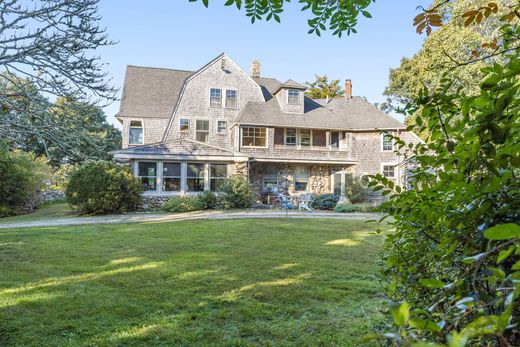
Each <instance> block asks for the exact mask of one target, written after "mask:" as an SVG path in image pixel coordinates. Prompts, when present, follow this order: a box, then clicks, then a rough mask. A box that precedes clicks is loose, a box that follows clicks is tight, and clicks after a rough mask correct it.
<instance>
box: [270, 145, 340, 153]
mask: <svg viewBox="0 0 520 347" xmlns="http://www.w3.org/2000/svg"><path fill="white" fill-rule="evenodd" d="M274 149H282V150H288V151H291V150H304V151H326V152H346V151H347V149H346V148H340V147H333V146H301V145H297V146H290V145H274Z"/></svg>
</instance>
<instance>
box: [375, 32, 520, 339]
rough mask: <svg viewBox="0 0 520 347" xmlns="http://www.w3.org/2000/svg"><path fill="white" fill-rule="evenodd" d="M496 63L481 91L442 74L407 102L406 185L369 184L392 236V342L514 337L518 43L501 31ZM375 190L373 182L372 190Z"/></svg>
mask: <svg viewBox="0 0 520 347" xmlns="http://www.w3.org/2000/svg"><path fill="white" fill-rule="evenodd" d="M500 37H501V39H500V41H501V45H502V48H501V49H503V51H504V52H509V53H507V54H505V55H503V57H502V58H503V59H502V60H503V63H497V62H495V63H493V64H492V65H490V66H488V67H486V68H483V69H482V73H483V75H484V79H483V81H482V82H481V83H480V86H479V90H478V93H468V92H466V89H465V88H461V87H456V86H455V81H454V79H453V77H452V76H451V75H449V74H447V75H446V76H445V77H444V78H443V79H442V80H441V81H440V86H439V87H438V88H435V89H433V90H432V89H426V88H425V89H423V90H422V91H421V92H420V93H419V97H418V99H417V100H416V102H413V103H410V104H409V105H408V106H407V110H408V112H411V113H414V114H417V117H416V119H415V122H416V126H417V127H418V128H419V129H420V130H426V131H427V133H428V134H429V135H428V137H427V141H426V143H425V144H421V143H420V144H417V145H415V146H413V145H406V144H405V143H403V142H402V141H400V140H399V139H397V138H395V140H396V142H397V144H398V146H399V148H400V149H407V150H408V151H409V155H413V158H414V159H413V162H414V164H415V165H416V168H415V169H414V170H413V171H412V177H413V180H412V181H411V182H409V184H410V185H411V189H409V190H406V191H401V188H400V187H397V186H395V185H394V184H393V183H392V182H390V181H388V180H387V179H386V178H385V177H382V176H381V175H377V176H376V177H375V178H376V180H377V182H378V183H379V185H378V186H377V187H376V189H378V190H381V189H382V190H383V194H384V195H389V196H390V200H389V201H388V202H387V203H384V204H383V206H382V208H383V210H384V211H386V213H387V216H391V217H393V218H392V222H391V224H392V225H393V226H395V232H394V233H392V234H391V235H389V236H388V238H387V240H386V243H385V254H384V261H385V263H384V270H383V274H384V278H385V279H387V280H388V283H387V292H388V294H389V295H390V297H391V298H392V299H393V300H394V301H395V302H405V304H401V305H398V306H396V307H395V308H394V309H393V310H392V312H393V315H394V321H395V322H396V323H398V324H397V325H398V327H399V334H395V335H387V336H393V338H394V339H395V341H396V343H399V344H411V343H413V342H415V343H419V342H424V341H425V340H430V341H434V342H437V343H448V345H449V346H466V345H487V346H499V345H500V346H512V345H517V343H518V341H519V340H520V331H519V329H518V323H520V321H519V317H520V304H519V300H518V296H519V294H520V282H519V280H518V279H519V278H520V271H519V270H520V266H519V264H520V263H519V261H520V226H519V224H520V219H519V216H520V179H519V175H520V169H519V167H520V159H519V158H520V142H519V139H520V122H519V119H520V78H519V76H520V58H519V55H518V53H519V47H518V46H516V45H514V42H517V40H518V38H519V37H520V26H518V24H514V23H513V24H511V23H506V24H504V25H503V26H502V27H501V28H500ZM373 184H376V182H373V183H372V182H371V183H370V185H373Z"/></svg>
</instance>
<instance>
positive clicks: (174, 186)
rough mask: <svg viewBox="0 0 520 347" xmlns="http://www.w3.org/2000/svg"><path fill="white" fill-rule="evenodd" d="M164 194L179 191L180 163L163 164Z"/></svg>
mask: <svg viewBox="0 0 520 347" xmlns="http://www.w3.org/2000/svg"><path fill="white" fill-rule="evenodd" d="M162 189H163V190H164V191H166V192H179V191H180V190H181V163H168V162H164V163H163V187H162Z"/></svg>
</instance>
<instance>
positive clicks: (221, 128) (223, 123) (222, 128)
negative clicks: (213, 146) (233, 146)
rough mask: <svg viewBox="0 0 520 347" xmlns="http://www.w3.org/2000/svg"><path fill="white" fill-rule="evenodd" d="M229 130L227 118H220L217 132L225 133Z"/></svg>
mask: <svg viewBox="0 0 520 347" xmlns="http://www.w3.org/2000/svg"><path fill="white" fill-rule="evenodd" d="M226 131H227V122H226V121H225V120H219V121H218V122H217V133H219V134H224V133H225V132H226Z"/></svg>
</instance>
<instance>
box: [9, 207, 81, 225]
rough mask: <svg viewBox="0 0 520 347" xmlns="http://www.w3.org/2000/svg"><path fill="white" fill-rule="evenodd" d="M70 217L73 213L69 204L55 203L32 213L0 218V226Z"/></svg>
mask: <svg viewBox="0 0 520 347" xmlns="http://www.w3.org/2000/svg"><path fill="white" fill-rule="evenodd" d="M72 215H73V213H72V210H71V209H70V207H69V204H67V203H65V202H57V203H51V204H46V205H43V206H40V207H39V208H37V209H36V210H35V211H34V212H32V213H29V214H23V215H19V216H12V217H5V218H0V224H2V223H13V222H32V221H37V220H46V219H53V218H63V217H69V216H72Z"/></svg>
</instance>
